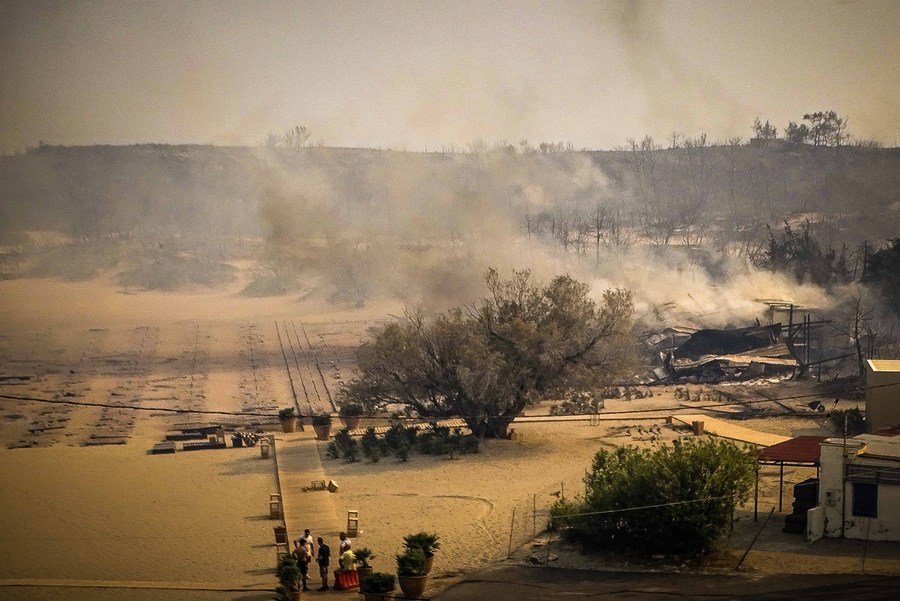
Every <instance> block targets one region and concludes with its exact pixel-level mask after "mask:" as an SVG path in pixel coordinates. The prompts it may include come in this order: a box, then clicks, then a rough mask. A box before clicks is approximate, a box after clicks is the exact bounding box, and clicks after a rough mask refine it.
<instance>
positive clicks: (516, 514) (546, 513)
mask: <svg viewBox="0 0 900 601" xmlns="http://www.w3.org/2000/svg"><path fill="white" fill-rule="evenodd" d="M573 492H574V491H572V490H571V487H570V490H569V493H570V494H571V493H573ZM566 494H567V493H566V485H565V482H556V483H553V484H550V485H548V486H547V487H545V488H543V489H541V490H540V491H536V492H534V493H532V494H531V496H530V497H529V498H526V499H522V500H521V501H519V502H518V503H516V504H515V505H513V507H512V509H511V510H510V516H509V528H508V534H509V539H508V548H507V557H512V555H513V554H514V553H515V552H516V551H518V550H519V549H521V548H522V547H523V546H524V545H526V544H527V543H529V542H531V541H532V540H533V539H534V538H535V537H536V536H538V535H539V534H541V533H542V532H544V531H545V530H547V529H548V528H549V526H550V507H552V506H553V504H554V503H556V502H557V501H560V500H564V499H565V498H566Z"/></svg>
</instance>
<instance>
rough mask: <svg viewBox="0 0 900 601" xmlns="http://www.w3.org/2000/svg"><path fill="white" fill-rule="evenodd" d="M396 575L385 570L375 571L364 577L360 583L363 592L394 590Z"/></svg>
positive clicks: (360, 589) (360, 590)
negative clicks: (386, 572)
mask: <svg viewBox="0 0 900 601" xmlns="http://www.w3.org/2000/svg"><path fill="white" fill-rule="evenodd" d="M394 580H395V579H394V575H393V574H385V573H384V572H374V573H373V574H370V575H369V576H366V577H365V578H363V579H362V580H361V581H360V583H359V592H361V593H389V592H391V591H392V590H394V588H395V587H394Z"/></svg>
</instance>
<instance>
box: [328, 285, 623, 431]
mask: <svg viewBox="0 0 900 601" xmlns="http://www.w3.org/2000/svg"><path fill="white" fill-rule="evenodd" d="M486 280H487V288H488V292H489V294H488V295H487V297H486V298H484V299H483V300H482V301H481V302H480V303H477V304H475V305H473V306H470V307H463V308H457V309H453V310H451V311H448V312H446V313H442V314H439V315H437V316H435V317H433V318H430V319H426V318H425V316H424V315H423V314H422V313H421V312H418V311H412V312H408V313H407V315H406V317H405V319H403V320H401V321H399V322H396V323H390V324H387V325H385V326H383V327H381V328H379V329H376V330H375V331H373V333H372V337H371V340H369V341H368V342H366V343H365V344H363V345H362V347H361V348H360V349H359V352H358V373H357V374H356V376H355V377H354V378H353V380H351V381H350V382H349V383H348V384H347V385H346V386H344V387H343V388H342V390H341V400H342V402H358V403H362V404H363V405H365V406H366V407H367V408H369V409H370V410H375V409H377V408H380V407H383V406H385V405H387V404H391V403H399V404H403V405H405V406H407V407H408V408H409V409H411V410H413V411H415V412H416V413H418V414H419V415H421V416H427V417H450V416H460V417H462V418H463V419H464V420H465V422H466V424H467V425H468V426H469V427H470V428H471V430H472V432H473V433H475V434H476V435H478V436H488V437H504V436H506V434H507V429H508V428H509V425H510V424H511V423H512V421H513V420H514V419H515V417H516V416H517V415H519V414H520V413H522V411H523V410H524V409H525V408H526V407H527V406H528V405H529V404H530V403H532V402H534V401H536V400H539V399H541V398H547V397H549V396H553V395H557V394H563V393H565V392H567V391H570V390H573V389H584V388H590V387H594V386H601V385H604V384H609V383H611V382H612V381H613V380H614V379H615V378H617V377H620V376H621V375H623V373H624V369H625V367H626V366H627V365H628V364H629V362H630V360H631V356H632V350H631V349H632V346H631V340H632V336H631V328H632V317H633V311H634V309H633V304H632V300H631V294H630V293H629V292H627V291H625V290H608V291H606V292H605V293H604V294H603V298H602V301H601V302H600V303H599V304H598V303H597V302H595V301H594V300H593V299H591V298H590V296H589V295H588V292H589V291H588V287H587V286H586V285H585V284H583V283H581V282H578V281H576V280H574V279H573V278H571V277H569V276H558V277H556V278H554V279H553V280H551V281H550V282H549V283H548V284H546V285H544V286H542V285H539V284H538V283H536V282H535V281H534V280H533V278H532V276H531V274H530V273H529V272H528V271H517V272H514V273H513V275H512V277H511V278H510V279H508V280H503V279H501V278H500V276H499V275H498V273H497V272H496V271H495V270H491V271H490V272H488V275H487V278H486Z"/></svg>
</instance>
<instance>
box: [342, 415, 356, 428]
mask: <svg viewBox="0 0 900 601" xmlns="http://www.w3.org/2000/svg"><path fill="white" fill-rule="evenodd" d="M359 420H360V417H359V416H358V415H348V416H343V417H341V423H342V424H344V427H345V428H347V429H348V430H356V429H357V428H359Z"/></svg>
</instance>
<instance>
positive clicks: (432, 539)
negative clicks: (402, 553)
mask: <svg viewBox="0 0 900 601" xmlns="http://www.w3.org/2000/svg"><path fill="white" fill-rule="evenodd" d="M439 538H440V537H439V536H438V535H437V534H436V533H434V532H417V533H416V534H408V535H406V536H404V537H403V546H405V547H406V548H407V549H421V551H422V553H423V554H424V555H425V573H426V574H430V573H431V568H433V567H434V552H435V551H437V550H438V549H440V548H441V543H440V542H439V541H438V539H439Z"/></svg>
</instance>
